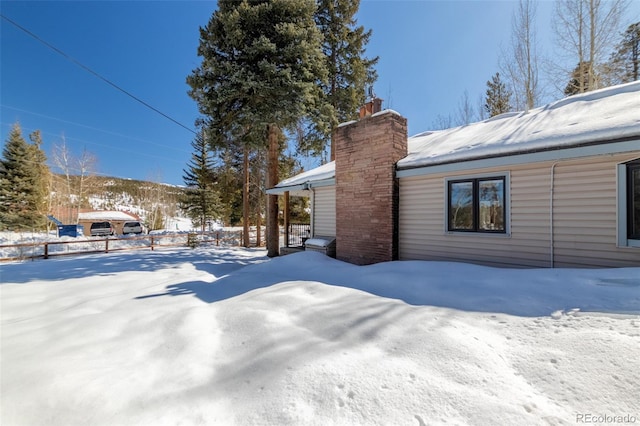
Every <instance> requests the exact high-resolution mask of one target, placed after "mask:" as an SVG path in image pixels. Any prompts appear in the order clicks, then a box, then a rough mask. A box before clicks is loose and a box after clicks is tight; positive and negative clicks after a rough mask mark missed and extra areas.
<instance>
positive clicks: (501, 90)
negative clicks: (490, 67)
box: [484, 72, 511, 117]
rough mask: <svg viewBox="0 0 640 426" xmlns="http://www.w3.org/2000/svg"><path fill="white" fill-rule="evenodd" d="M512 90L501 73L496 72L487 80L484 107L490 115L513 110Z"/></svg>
mask: <svg viewBox="0 0 640 426" xmlns="http://www.w3.org/2000/svg"><path fill="white" fill-rule="evenodd" d="M510 102H511V92H510V91H509V90H507V86H506V85H505V84H504V83H503V82H502V80H501V79H500V73H498V72H497V73H496V74H495V75H494V76H493V77H491V80H490V81H487V96H486V98H485V103H484V109H485V110H486V111H487V113H488V114H489V117H493V116H496V115H498V114H503V113H505V112H509V111H511V103H510Z"/></svg>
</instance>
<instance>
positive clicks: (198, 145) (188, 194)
mask: <svg viewBox="0 0 640 426" xmlns="http://www.w3.org/2000/svg"><path fill="white" fill-rule="evenodd" d="M191 146H192V147H193V150H194V152H193V154H191V161H190V162H189V168H188V169H187V170H184V175H183V177H182V178H183V180H184V183H185V185H186V186H187V188H186V189H185V192H184V195H183V197H182V200H181V202H180V208H181V209H182V211H184V212H185V213H186V215H187V217H188V218H190V219H191V221H192V222H193V224H194V225H195V226H199V227H200V228H201V229H202V231H205V229H206V225H207V222H210V221H213V220H217V219H219V218H220V210H219V205H220V200H219V197H218V191H217V190H216V182H215V177H214V169H213V160H212V158H211V152H210V149H209V144H208V143H207V142H206V140H205V138H204V137H203V136H202V134H199V135H198V136H196V138H195V139H194V140H193V142H191Z"/></svg>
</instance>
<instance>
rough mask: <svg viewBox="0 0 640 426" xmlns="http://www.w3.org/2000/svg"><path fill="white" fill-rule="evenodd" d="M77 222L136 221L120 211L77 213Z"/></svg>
mask: <svg viewBox="0 0 640 426" xmlns="http://www.w3.org/2000/svg"><path fill="white" fill-rule="evenodd" d="M78 220H137V219H136V218H135V217H133V216H132V215H130V214H128V213H125V212H120V211H95V212H84V213H78Z"/></svg>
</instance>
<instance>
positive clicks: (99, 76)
mask: <svg viewBox="0 0 640 426" xmlns="http://www.w3.org/2000/svg"><path fill="white" fill-rule="evenodd" d="M0 17H2V18H3V19H5V20H6V21H7V22H9V23H10V24H11V25H13V26H15V27H16V28H18V29H19V30H21V31H23V32H25V33H26V34H28V35H29V36H31V37H33V38H34V39H36V40H37V41H39V42H40V43H42V44H44V45H45V46H47V47H48V48H49V49H51V50H53V51H54V52H56V53H58V54H60V55H62V56H63V57H64V58H66V59H67V60H68V61H70V62H73V63H74V64H76V65H77V66H79V67H80V68H82V69H84V70H85V71H87V72H89V73H90V74H93V75H94V76H96V77H98V78H99V79H100V80H102V81H104V82H105V83H107V84H108V85H110V86H112V87H114V88H115V89H117V90H119V91H120V92H122V93H124V94H125V95H127V96H129V97H130V98H132V99H134V100H135V101H137V102H139V103H141V104H142V105H144V106H146V107H147V108H149V109H151V110H152V111H155V112H156V113H158V114H160V115H161V116H163V117H164V118H166V119H168V120H171V121H172V122H174V123H175V124H177V125H178V126H180V127H182V128H183V129H185V130H188V131H189V132H191V133H193V134H194V135H197V134H198V133H197V132H196V131H195V130H193V129H192V128H190V127H188V126H185V125H184V124H182V123H180V122H179V121H177V120H175V119H173V118H172V117H170V116H168V115H167V114H165V113H163V112H162V111H160V110H159V109H157V108H155V107H153V106H151V105H149V104H148V103H147V102H145V101H143V100H142V99H140V98H138V97H137V96H135V95H133V94H132V93H130V92H128V91H126V90H125V89H123V88H122V87H120V86H118V85H117V84H115V83H113V82H112V81H111V80H109V79H107V78H106V77H103V76H102V75H100V74H98V73H97V72H95V71H94V70H92V69H91V68H89V67H88V66H86V65H84V64H83V63H81V62H80V61H78V60H76V59H74V58H73V57H71V56H69V55H67V54H66V53H65V52H63V51H62V50H60V49H58V48H57V47H55V46H54V45H52V44H50V43H48V42H47V41H45V40H43V39H42V38H40V37H39V36H38V35H36V34H34V33H32V32H31V31H29V30H28V29H26V28H24V27H23V26H21V25H20V24H18V23H17V22H15V21H12V20H11V19H9V18H7V17H6V16H4V15H3V14H1V13H0Z"/></svg>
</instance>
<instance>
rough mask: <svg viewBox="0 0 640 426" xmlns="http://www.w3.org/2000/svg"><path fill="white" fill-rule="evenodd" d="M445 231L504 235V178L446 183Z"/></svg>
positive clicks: (505, 228) (496, 177)
mask: <svg viewBox="0 0 640 426" xmlns="http://www.w3.org/2000/svg"><path fill="white" fill-rule="evenodd" d="M447 200H448V225H447V229H448V230H449V231H456V232H457V231H460V232H486V233H503V234H504V233H506V232H507V227H506V202H505V177H504V176H494V177H486V178H473V179H460V180H450V181H448V190H447Z"/></svg>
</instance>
